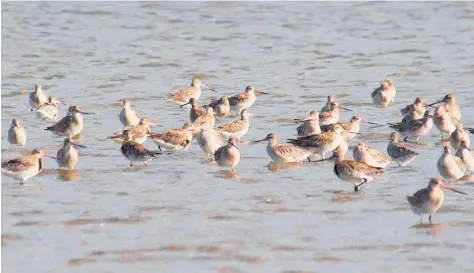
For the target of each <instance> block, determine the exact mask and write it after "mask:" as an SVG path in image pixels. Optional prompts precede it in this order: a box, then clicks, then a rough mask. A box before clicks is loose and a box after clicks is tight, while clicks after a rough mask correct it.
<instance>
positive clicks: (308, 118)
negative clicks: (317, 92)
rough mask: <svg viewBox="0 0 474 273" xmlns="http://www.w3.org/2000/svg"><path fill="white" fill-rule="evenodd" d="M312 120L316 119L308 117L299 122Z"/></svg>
mask: <svg viewBox="0 0 474 273" xmlns="http://www.w3.org/2000/svg"><path fill="white" fill-rule="evenodd" d="M314 119H316V116H309V117H307V118H304V119H302V120H301V121H307V120H314Z"/></svg>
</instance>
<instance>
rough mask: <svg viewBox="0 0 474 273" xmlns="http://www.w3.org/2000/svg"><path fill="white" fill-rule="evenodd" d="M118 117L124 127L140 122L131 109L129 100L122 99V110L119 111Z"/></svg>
mask: <svg viewBox="0 0 474 273" xmlns="http://www.w3.org/2000/svg"><path fill="white" fill-rule="evenodd" d="M119 119H120V122H121V123H122V125H123V128H124V129H127V127H133V126H136V125H137V124H138V123H139V122H140V119H139V118H138V116H137V112H135V110H133V109H132V107H131V106H130V101H129V100H122V110H121V111H120V114H119Z"/></svg>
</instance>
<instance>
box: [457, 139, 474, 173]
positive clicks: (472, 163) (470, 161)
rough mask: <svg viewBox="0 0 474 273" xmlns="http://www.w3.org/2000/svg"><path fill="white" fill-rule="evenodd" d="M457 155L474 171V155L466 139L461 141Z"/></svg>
mask: <svg viewBox="0 0 474 273" xmlns="http://www.w3.org/2000/svg"><path fill="white" fill-rule="evenodd" d="M456 156H457V157H459V158H460V159H461V160H462V162H463V163H464V165H466V168H467V169H468V170H470V171H471V172H474V156H473V155H472V152H471V150H470V149H469V148H468V146H467V142H466V141H465V140H462V141H461V145H460V146H459V149H458V151H457V152H456Z"/></svg>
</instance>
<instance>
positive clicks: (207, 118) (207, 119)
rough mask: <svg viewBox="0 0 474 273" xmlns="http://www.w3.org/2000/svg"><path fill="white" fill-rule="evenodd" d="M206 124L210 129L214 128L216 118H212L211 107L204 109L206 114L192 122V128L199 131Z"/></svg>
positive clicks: (212, 110) (212, 111)
mask: <svg viewBox="0 0 474 273" xmlns="http://www.w3.org/2000/svg"><path fill="white" fill-rule="evenodd" d="M206 124H208V125H209V126H211V127H214V125H215V124H216V117H215V116H214V109H212V107H207V108H206V113H205V114H204V115H202V116H200V117H198V118H197V119H196V120H195V121H194V123H193V127H194V129H195V130H200V129H201V128H202V127H203V126H206Z"/></svg>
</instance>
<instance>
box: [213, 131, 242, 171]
mask: <svg viewBox="0 0 474 273" xmlns="http://www.w3.org/2000/svg"><path fill="white" fill-rule="evenodd" d="M214 159H215V160H216V163H217V165H219V166H221V168H225V167H229V168H232V171H234V170H235V166H237V164H239V161H240V151H239V148H238V147H237V138H236V137H230V138H229V141H228V142H227V145H225V146H222V147H220V148H219V149H217V150H216V152H215V153H214Z"/></svg>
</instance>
